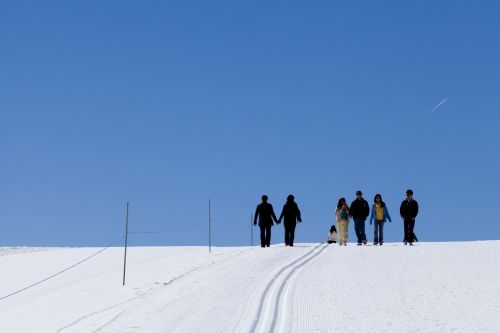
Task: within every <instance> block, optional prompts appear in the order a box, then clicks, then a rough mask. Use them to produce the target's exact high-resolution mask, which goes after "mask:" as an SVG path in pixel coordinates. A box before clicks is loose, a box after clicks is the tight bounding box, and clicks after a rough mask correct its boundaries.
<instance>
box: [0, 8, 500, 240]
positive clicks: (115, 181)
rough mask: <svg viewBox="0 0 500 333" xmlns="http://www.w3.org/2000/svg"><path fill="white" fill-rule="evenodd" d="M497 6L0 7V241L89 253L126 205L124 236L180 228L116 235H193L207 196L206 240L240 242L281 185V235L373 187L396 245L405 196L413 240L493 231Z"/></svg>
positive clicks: (116, 228) (499, 60)
mask: <svg viewBox="0 0 500 333" xmlns="http://www.w3.org/2000/svg"><path fill="white" fill-rule="evenodd" d="M499 14H500V5H499V4H498V2H497V1H417V2H415V1H414V2H401V1H384V2H377V3H376V2H373V1H363V2H353V1H302V2H297V1H281V2H280V1H154V2H153V1H69V2H68V1H59V2H24V1H3V2H2V3H1V4H0V153H1V154H0V159H1V160H0V165H1V169H0V170H1V173H0V246H12V245H44V246H62V245H64V246H70V245H74V246H80V245H104V244H106V243H107V242H109V241H110V240H113V239H115V238H116V237H117V236H119V235H120V234H122V232H123V220H124V205H125V202H126V201H130V204H131V212H130V229H131V230H136V231H137V230H168V229H172V228H179V227H183V226H190V225H197V224H200V227H199V228H198V229H195V230H189V231H182V232H176V233H172V234H153V235H141V234H134V235H132V236H131V240H130V241H131V243H132V244H133V245H153V244H156V245H185V244H205V243H206V227H205V225H204V224H206V220H207V206H208V203H207V201H208V198H211V199H212V203H213V204H212V206H213V209H212V210H213V219H214V222H213V225H214V226H213V229H214V234H213V239H214V243H215V244H216V245H247V244H248V243H249V241H250V236H249V232H250V214H252V213H253V211H254V209H255V206H256V205H257V204H258V203H259V201H260V196H261V195H262V194H264V193H265V194H268V195H269V197H270V202H271V203H272V204H273V205H274V207H275V210H276V211H277V213H278V214H279V212H280V211H281V207H282V205H283V203H284V202H285V198H286V196H287V195H288V194H290V193H292V194H294V195H295V196H296V201H297V202H298V204H299V206H300V207H301V209H302V212H303V218H304V222H303V223H302V224H301V225H300V226H299V227H298V230H297V241H298V242H316V241H324V240H325V237H326V231H327V230H328V228H329V226H330V225H331V224H332V223H333V221H334V218H333V209H334V206H335V205H336V203H337V200H338V198H339V197H340V196H346V197H347V199H348V201H351V200H353V199H354V193H355V191H356V190H358V189H361V190H363V192H364V193H365V197H366V198H367V199H368V200H369V202H372V200H373V196H374V194H375V193H381V194H382V195H383V197H384V199H385V201H386V203H387V205H388V207H389V211H390V213H392V216H393V218H394V221H393V223H392V224H390V225H388V226H387V227H386V241H400V240H401V239H402V234H403V225H402V222H401V220H400V218H399V211H398V210H399V205H400V203H401V201H402V200H403V199H404V192H405V190H406V189H407V188H412V189H413V190H414V191H415V198H416V199H417V200H418V201H419V203H420V206H421V214H420V216H419V217H418V219H417V223H416V233H417V235H418V236H419V238H420V239H421V240H425V241H452V240H478V239H499V238H500V228H499V226H498V222H499V218H498V209H497V208H498V207H499V202H500V194H499V189H498V187H499V183H500V182H499V180H500V177H499V170H500V150H499V143H500V134H499V131H500V100H499V97H500V94H499V93H500V39H499V31H500V21H499V20H498V17H499ZM444 99H447V100H446V102H445V103H443V104H442V105H441V106H440V107H439V108H438V109H436V110H435V111H434V112H431V110H432V109H433V108H434V107H435V106H436V105H437V104H439V103H440V102H441V101H443V100H444ZM429 113H430V114H429ZM367 229H368V230H369V231H368V235H369V240H370V241H371V240H373V235H372V231H371V230H372V229H370V228H369V227H368V225H367ZM256 237H257V232H256V233H255V238H256ZM350 239H351V240H353V239H354V230H353V226H350ZM273 242H283V228H282V227H281V226H280V227H278V228H276V229H275V234H274V237H273Z"/></svg>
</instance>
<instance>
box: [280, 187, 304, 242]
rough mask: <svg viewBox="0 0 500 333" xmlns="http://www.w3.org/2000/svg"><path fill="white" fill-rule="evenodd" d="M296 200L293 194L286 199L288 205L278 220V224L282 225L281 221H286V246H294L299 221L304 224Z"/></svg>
mask: <svg viewBox="0 0 500 333" xmlns="http://www.w3.org/2000/svg"><path fill="white" fill-rule="evenodd" d="M294 200H295V197H294V196H293V195H291V194H290V195H289V196H288V197H287V198H286V203H285V205H284V206H283V211H282V212H281V215H280V218H279V220H278V223H281V220H282V219H283V218H284V219H285V223H284V224H285V246H293V239H294V238H295V227H296V226H297V221H299V222H302V218H301V217H300V210H299V206H297V203H296V202H295V201H294Z"/></svg>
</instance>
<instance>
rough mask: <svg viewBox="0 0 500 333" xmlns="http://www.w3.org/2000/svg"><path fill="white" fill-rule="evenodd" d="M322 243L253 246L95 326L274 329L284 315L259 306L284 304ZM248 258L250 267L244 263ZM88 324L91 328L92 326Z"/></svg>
mask: <svg viewBox="0 0 500 333" xmlns="http://www.w3.org/2000/svg"><path fill="white" fill-rule="evenodd" d="M320 247H321V245H317V246H314V247H312V248H311V246H304V247H296V248H285V247H283V246H275V247H272V248H271V249H260V248H253V251H250V252H247V253H245V254H244V255H243V256H238V257H237V258H236V257H234V258H233V259H235V260H228V261H226V262H224V263H217V264H216V265H211V266H207V267H203V269H197V270H196V273H195V274H190V275H189V276H187V279H185V280H183V281H179V282H180V284H177V285H176V289H177V291H176V292H175V293H173V292H172V290H171V289H169V290H167V289H164V290H160V291H158V292H155V293H154V294H150V295H148V296H147V297H146V298H145V299H143V300H141V301H140V302H132V303H130V304H128V305H127V307H126V309H125V310H124V311H120V313H118V314H117V315H116V316H111V314H110V313H108V314H107V316H106V317H107V318H108V322H106V323H103V322H102V321H101V320H97V321H96V322H95V323H92V325H91V327H97V326H98V324H99V328H98V329H97V330H96V332H116V331H120V332H192V331H196V332H241V331H246V330H248V327H250V326H251V324H252V323H253V322H255V321H257V322H259V323H261V324H263V326H262V327H266V328H267V329H270V330H272V329H273V328H272V327H270V325H273V322H275V323H276V320H277V318H278V317H279V318H281V316H279V312H278V311H276V312H275V311H271V317H270V318H267V316H262V318H256V315H258V312H257V311H255V310H254V309H255V308H256V304H259V306H258V307H259V308H260V309H263V308H264V307H271V309H273V310H274V308H275V307H278V308H281V307H283V305H281V303H282V300H281V298H282V296H283V299H285V296H286V295H287V293H286V291H285V290H284V286H285V285H286V284H287V281H289V280H290V278H291V277H292V276H293V274H294V273H295V272H296V271H298V270H299V268H301V267H303V266H304V265H306V264H307V263H308V262H309V261H311V260H312V259H314V258H315V257H316V256H317V255H319V254H320V253H321V251H323V250H324V249H320ZM304 252H305V253H304ZM261 258H262V260H261ZM242 261H243V262H245V261H247V262H248V265H246V266H245V265H243V266H242V265H241V262H242ZM221 264H223V265H224V266H225V267H224V269H222V267H221ZM233 268H234V269H233ZM242 268H244V269H242ZM193 273H194V272H193ZM242 276H243V277H244V278H242ZM205 280H206V281H221V282H220V283H221V285H222V286H224V287H225V288H226V290H225V291H221V290H220V288H219V287H220V285H219V284H217V285H211V284H210V283H209V284H206V283H205V282H204V281H205ZM241 283H244V284H246V286H241V285H240V284H241ZM268 295H273V297H272V298H269V297H268ZM198 298H200V299H210V304H204V305H201V309H200V308H198V307H197V305H199V304H197V302H198ZM120 310H121V308H120ZM116 311H118V309H117V310H116ZM116 311H115V312H116ZM260 311H261V312H262V310H260ZM115 312H114V313H115ZM274 317H276V318H274ZM273 318H274V320H273ZM283 318H285V317H283ZM249 325H250V326H249ZM281 325H282V324H280V326H281ZM82 328H83V331H85V332H87V331H89V326H84V327H82ZM73 331H74V332H76V331H75V330H73ZM252 331H253V330H252ZM266 332H267V331H266Z"/></svg>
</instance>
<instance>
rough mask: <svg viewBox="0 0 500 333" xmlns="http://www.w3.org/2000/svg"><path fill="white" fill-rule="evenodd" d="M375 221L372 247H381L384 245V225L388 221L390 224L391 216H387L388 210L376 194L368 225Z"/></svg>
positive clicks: (380, 197)
mask: <svg viewBox="0 0 500 333" xmlns="http://www.w3.org/2000/svg"><path fill="white" fill-rule="evenodd" d="M373 219H375V230H374V231H375V237H374V239H373V245H379V244H380V245H383V244H384V223H385V222H386V221H387V220H389V222H392V220H391V216H390V215H389V210H388V209H387V205H386V204H385V202H384V201H383V200H382V196H381V195H380V194H376V195H375V198H374V199H373V206H372V213H371V215H370V225H372V221H373Z"/></svg>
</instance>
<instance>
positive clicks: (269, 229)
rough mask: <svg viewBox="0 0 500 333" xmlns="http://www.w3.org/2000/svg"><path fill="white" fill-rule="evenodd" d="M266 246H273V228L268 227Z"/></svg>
mask: <svg viewBox="0 0 500 333" xmlns="http://www.w3.org/2000/svg"><path fill="white" fill-rule="evenodd" d="M266 245H267V246H270V245H271V226H268V227H266Z"/></svg>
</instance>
